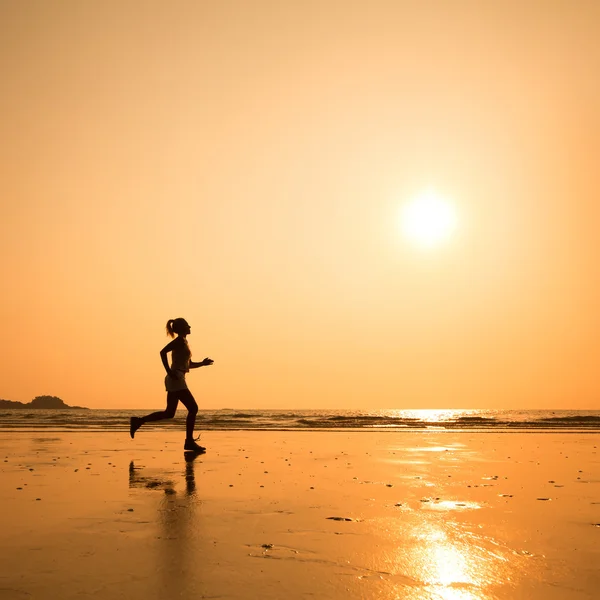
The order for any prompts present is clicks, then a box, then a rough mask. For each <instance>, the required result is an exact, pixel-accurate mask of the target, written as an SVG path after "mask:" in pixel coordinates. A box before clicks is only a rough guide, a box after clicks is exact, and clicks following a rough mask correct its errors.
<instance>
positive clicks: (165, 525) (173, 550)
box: [129, 452, 202, 598]
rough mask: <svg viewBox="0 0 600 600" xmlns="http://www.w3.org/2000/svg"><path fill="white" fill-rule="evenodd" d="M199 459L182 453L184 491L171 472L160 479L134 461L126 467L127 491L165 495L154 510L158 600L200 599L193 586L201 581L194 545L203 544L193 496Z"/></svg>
mask: <svg viewBox="0 0 600 600" xmlns="http://www.w3.org/2000/svg"><path fill="white" fill-rule="evenodd" d="M198 456H201V455H199V454H197V453H195V452H194V453H193V452H186V453H184V458H185V467H184V469H183V470H182V473H181V474H182V475H183V477H184V481H185V487H184V490H183V491H178V489H177V488H178V487H179V484H180V480H174V473H173V472H172V471H171V472H169V473H165V474H164V477H163V476H161V474H156V475H154V474H152V471H154V469H152V470H150V469H146V468H145V467H142V466H139V467H136V466H135V463H134V461H133V460H132V461H131V462H130V464H129V487H130V488H132V489H133V488H137V489H139V490H158V491H160V490H162V491H163V492H164V494H163V495H162V497H161V498H160V502H159V504H158V507H157V508H158V518H157V521H156V525H157V532H156V535H155V536H153V537H154V543H155V544H156V548H157V557H156V565H155V570H156V572H157V573H158V574H159V577H160V579H159V581H160V583H159V586H160V589H159V590H157V596H158V597H159V598H192V597H196V596H199V597H201V594H199V593H198V592H199V590H198V589H197V585H196V584H197V582H198V581H201V580H202V577H201V575H200V573H199V570H200V569H201V565H199V564H198V561H197V559H196V560H195V559H194V556H195V555H197V554H198V552H197V548H196V546H197V545H198V544H202V538H201V535H199V532H198V522H197V517H196V506H198V505H199V504H200V502H199V499H198V498H197V496H196V477H195V472H194V468H195V464H194V461H195V460H196V459H197V458H198ZM141 493H144V494H145V493H152V492H151V491H150V492H147V491H141ZM159 497H160V496H159ZM188 563H189V564H188Z"/></svg>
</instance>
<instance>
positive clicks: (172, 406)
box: [129, 390, 197, 437]
mask: <svg viewBox="0 0 600 600" xmlns="http://www.w3.org/2000/svg"><path fill="white" fill-rule="evenodd" d="M188 391H189V390H182V391H181V392H167V408H165V410H159V411H157V412H153V413H150V414H149V415H146V416H145V417H131V419H129V433H130V435H131V437H133V436H134V435H135V432H136V431H137V430H138V429H139V428H140V427H141V426H142V425H143V424H144V423H151V422H152V421H162V420H164V419H172V418H173V417H174V416H175V412H176V411H177V404H178V403H179V394H181V393H182V392H188ZM190 395H191V394H190ZM192 399H193V398H192ZM196 410H197V408H196ZM192 431H193V426H192Z"/></svg>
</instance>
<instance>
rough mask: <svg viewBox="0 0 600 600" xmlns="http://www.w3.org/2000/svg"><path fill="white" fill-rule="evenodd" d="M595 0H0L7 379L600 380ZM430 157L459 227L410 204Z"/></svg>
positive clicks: (354, 395) (225, 398)
mask: <svg viewBox="0 0 600 600" xmlns="http://www.w3.org/2000/svg"><path fill="white" fill-rule="evenodd" d="M599 22H600V3H598V2H597V1H595V0H579V1H578V2H568V1H567V0H564V1H556V0H539V1H534V0H530V1H528V2H522V1H521V0H519V1H509V0H505V1H503V2H480V1H471V2H461V1H459V0H457V1H453V2H448V1H447V0H438V1H417V0H414V1H410V2H409V1H404V2H403V1H401V0H389V1H381V0H369V1H368V2H367V1H362V2H353V1H352V0H343V1H342V0H340V1H333V0H318V1H311V0H306V1H302V2H288V1H285V0H284V1H281V2H278V1H275V0H273V1H268V2H267V1H262V0H252V1H241V0H240V1H227V0H224V1H212V2H196V1H192V0H189V1H177V0H176V1H170V2H158V1H149V0H143V1H141V0H140V1H137V2H136V1H131V2H120V1H106V0H103V1H96V2H94V1H90V2H80V1H78V0H72V1H68V0H57V1H55V2H47V1H45V0H38V1H32V2H22V1H21V0H4V1H3V2H1V3H0V67H1V72H2V83H3V92H2V94H0V111H1V112H0V114H1V116H2V118H1V122H0V139H2V142H3V143H2V144H1V145H0V170H1V171H0V186H1V189H0V192H1V197H2V220H1V221H0V244H1V250H2V252H1V275H2V281H3V292H2V329H3V336H2V340H3V343H2V350H1V360H0V398H4V399H10V400H20V401H23V402H28V401H29V400H31V398H33V397H34V396H36V395H39V394H53V395H58V396H60V397H61V398H62V399H63V400H65V402H67V403H69V404H82V405H85V406H89V407H94V408H96V407H98V408H99V407H107V408H108V407H123V408H146V407H154V406H160V405H161V404H162V403H163V402H164V395H165V393H164V388H163V377H164V369H163V367H162V365H161V362H160V357H159V350H160V349H161V348H162V347H163V345H164V344H166V343H167V341H168V339H167V338H166V337H165V334H164V324H165V322H166V321H167V319H169V318H174V317H178V316H183V317H185V318H186V319H188V321H189V322H190V324H191V325H192V335H191V336H190V338H189V342H190V346H191V348H192V351H193V353H194V358H196V359H201V358H203V357H205V356H210V357H212V358H213V359H214V360H215V364H214V366H212V367H209V368H204V369H200V370H196V371H192V372H191V373H190V376H189V382H190V388H191V389H192V391H193V392H194V394H195V396H196V398H197V400H198V402H199V404H200V406H201V407H256V408H261V407H265V408H269V407H275V408H293V407H298V408H302V407H311V408H319V407H324V408H325V407H327V408H344V407H348V408H352V407H366V408H379V407H389V408H396V407H397V408H440V407H468V408H471V407H472V408H488V407H490V408H590V409H598V408H599V407H600V401H599V398H600V377H599V376H598V364H599V361H600V351H599V342H598V339H599V338H600V335H599V334H600V308H599V307H600V270H599V269H598V266H597V257H598V256H599V253H600V233H599V232H600V198H599V191H598V190H600V185H599V184H600V181H599V180H600V169H599V168H598V165H599V164H600V162H599V161H600V142H599V140H600V111H599V108H598V107H599V106H600V77H598V73H600V37H599V36H598V23H599ZM428 186H434V187H435V188H436V189H437V190H438V191H439V192H440V193H441V194H444V195H446V196H447V197H449V198H451V199H453V201H454V202H455V206H456V210H457V211H458V219H459V222H458V229H457V230H456V232H455V234H454V236H453V238H452V239H451V240H450V241H449V242H447V243H446V244H444V245H440V246H439V247H437V248H434V249H430V250H427V251H423V250H422V249H419V248H417V247H415V246H413V245H410V244H409V243H407V242H406V240H405V239H403V237H402V236H401V234H400V230H399V226H398V217H397V215H398V212H399V210H400V207H401V206H402V205H403V203H405V202H406V201H407V200H410V198H411V197H413V196H414V195H415V194H418V193H419V192H420V191H421V190H422V189H424V188H426V187H428Z"/></svg>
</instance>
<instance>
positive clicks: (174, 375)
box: [129, 318, 214, 452]
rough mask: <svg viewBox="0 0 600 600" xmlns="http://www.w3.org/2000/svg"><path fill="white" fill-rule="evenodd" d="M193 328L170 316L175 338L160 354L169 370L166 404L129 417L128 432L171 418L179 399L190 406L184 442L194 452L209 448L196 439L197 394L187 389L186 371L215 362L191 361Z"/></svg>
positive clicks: (169, 331) (171, 332)
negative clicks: (190, 343) (154, 410)
mask: <svg viewBox="0 0 600 600" xmlns="http://www.w3.org/2000/svg"><path fill="white" fill-rule="evenodd" d="M191 332H192V328H191V327H190V326H189V324H188V322H187V321H186V320H185V319H182V318H178V319H171V320H169V321H168V322H167V335H169V336H171V337H172V338H174V339H173V341H171V342H169V343H168V344H167V345H166V346H165V347H164V348H163V349H162V350H161V351H160V358H161V360H162V363H163V365H164V367H165V370H166V372H167V376H166V377H165V388H166V390H167V408H166V409H165V410H161V411H158V412H154V413H151V414H149V415H146V416H145V417H131V419H130V420H129V433H130V435H131V437H132V438H133V437H134V436H135V432H136V431H137V430H138V429H139V428H140V427H141V426H142V425H143V424H144V423H151V422H152V421H162V420H163V419H172V418H173V417H174V416H175V411H176V410H177V404H178V403H179V401H181V403H182V404H183V405H184V406H185V407H186V408H187V410H188V414H187V418H186V420H185V433H186V437H185V444H184V445H183V449H184V450H185V451H191V452H205V451H206V448H204V447H203V446H200V445H198V444H197V443H196V441H195V440H194V425H195V424H196V414H197V412H198V405H197V404H196V400H194V396H192V393H191V392H190V390H189V389H188V386H187V383H186V381H185V374H186V373H187V372H188V371H189V370H190V369H196V368H198V367H207V366H209V365H212V364H213V362H214V361H213V360H212V359H211V358H205V359H204V360H203V361H201V362H192V360H191V358H192V352H191V350H190V347H189V346H188V342H187V336H188V335H189V334H190V333H191ZM169 352H170V353H171V366H169V361H168V359H167V354H169Z"/></svg>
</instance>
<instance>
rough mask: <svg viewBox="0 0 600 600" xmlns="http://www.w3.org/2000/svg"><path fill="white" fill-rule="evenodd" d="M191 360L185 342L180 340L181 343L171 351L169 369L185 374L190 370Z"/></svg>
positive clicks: (188, 348)
mask: <svg viewBox="0 0 600 600" xmlns="http://www.w3.org/2000/svg"><path fill="white" fill-rule="evenodd" d="M191 358H192V352H191V350H190V347H189V346H188V343H187V340H185V339H181V343H179V344H176V345H175V346H174V347H173V350H172V351H171V369H173V370H174V371H182V372H183V373H187V372H188V371H189V370H190V359H191Z"/></svg>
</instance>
